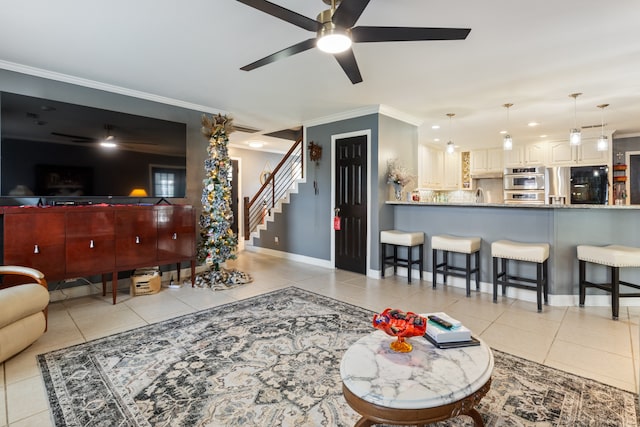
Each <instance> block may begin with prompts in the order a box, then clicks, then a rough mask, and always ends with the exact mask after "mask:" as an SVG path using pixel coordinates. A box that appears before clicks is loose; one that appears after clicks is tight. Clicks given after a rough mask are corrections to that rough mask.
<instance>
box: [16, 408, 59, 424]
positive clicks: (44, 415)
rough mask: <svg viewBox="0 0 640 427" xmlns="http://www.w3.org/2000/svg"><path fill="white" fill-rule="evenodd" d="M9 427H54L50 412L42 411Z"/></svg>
mask: <svg viewBox="0 0 640 427" xmlns="http://www.w3.org/2000/svg"><path fill="white" fill-rule="evenodd" d="M9 427H54V425H53V420H52V419H51V412H49V411H42V412H39V413H37V414H35V415H32V416H30V417H27V418H25V419H23V420H20V421H16V422H15V423H11V425H9Z"/></svg>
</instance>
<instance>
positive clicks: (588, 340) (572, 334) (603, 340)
mask: <svg viewBox="0 0 640 427" xmlns="http://www.w3.org/2000/svg"><path fill="white" fill-rule="evenodd" d="M557 339H558V340H562V341H565V342H570V343H573V344H576V345H581V346H584V347H589V348H592V349H596V350H599V349H605V350H606V351H607V352H611V353H615V354H618V355H620V356H627V357H628V356H629V355H631V354H632V351H631V348H632V341H631V329H630V327H629V326H627V327H626V328H612V329H611V330H608V331H607V330H605V329H602V328H588V327H582V326H576V325H575V324H569V323H565V324H563V325H562V326H561V327H560V329H559V331H558V336H557Z"/></svg>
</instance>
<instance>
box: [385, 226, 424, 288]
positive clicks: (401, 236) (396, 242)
mask: <svg viewBox="0 0 640 427" xmlns="http://www.w3.org/2000/svg"><path fill="white" fill-rule="evenodd" d="M387 245H391V246H393V255H389V256H387ZM380 246H381V248H380V265H381V267H382V268H381V270H382V277H384V270H385V268H386V266H387V265H393V274H396V273H397V272H398V266H400V267H407V278H408V283H411V270H412V268H411V267H412V265H413V264H418V267H419V269H420V280H422V270H423V268H422V258H423V254H424V233H423V232H405V231H400V230H385V231H381V232H380ZM398 246H404V247H406V248H407V258H398ZM416 246H417V247H418V259H417V260H414V259H413V258H412V252H413V248H415V247H416Z"/></svg>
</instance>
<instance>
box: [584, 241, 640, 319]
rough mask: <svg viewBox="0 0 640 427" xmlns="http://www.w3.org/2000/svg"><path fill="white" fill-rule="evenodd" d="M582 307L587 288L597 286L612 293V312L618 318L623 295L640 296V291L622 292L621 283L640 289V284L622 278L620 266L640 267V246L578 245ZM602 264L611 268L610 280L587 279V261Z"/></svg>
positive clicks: (614, 317)
mask: <svg viewBox="0 0 640 427" xmlns="http://www.w3.org/2000/svg"><path fill="white" fill-rule="evenodd" d="M578 262H579V271H580V273H579V276H580V277H579V280H580V307H584V301H585V297H586V289H587V288H589V287H591V288H597V289H601V290H603V291H607V292H609V293H611V314H612V317H613V319H616V320H617V319H618V314H619V310H620V298H621V297H640V292H625V293H622V294H621V293H620V285H621V284H622V285H625V286H629V287H631V288H634V289H640V285H636V284H633V283H629V282H624V281H622V280H620V268H625V267H640V248H635V247H631V246H621V245H609V246H590V245H578ZM587 262H590V263H592V264H600V265H604V266H606V267H608V268H609V273H610V282H608V283H592V282H589V281H587V279H586V263H587Z"/></svg>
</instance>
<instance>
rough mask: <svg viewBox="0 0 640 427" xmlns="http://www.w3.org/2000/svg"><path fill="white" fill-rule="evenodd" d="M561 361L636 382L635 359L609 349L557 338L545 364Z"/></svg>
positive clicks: (610, 376) (604, 374)
mask: <svg viewBox="0 0 640 427" xmlns="http://www.w3.org/2000/svg"><path fill="white" fill-rule="evenodd" d="M556 362H557V363H559V364H563V365H568V366H575V367H577V368H580V369H582V370H583V371H585V372H590V373H593V374H597V375H602V376H605V377H609V378H613V379H616V380H618V381H623V382H627V383H630V384H632V385H634V384H635V381H634V375H635V374H634V369H633V360H632V358H631V357H630V356H626V357H625V356H620V355H618V354H615V353H611V352H609V351H608V350H607V349H594V348H590V347H585V346H583V345H577V344H574V343H570V342H567V341H562V340H556V341H555V342H554V343H553V345H552V346H551V349H550V351H549V355H548V356H547V358H546V359H545V361H544V363H545V364H551V363H556Z"/></svg>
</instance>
